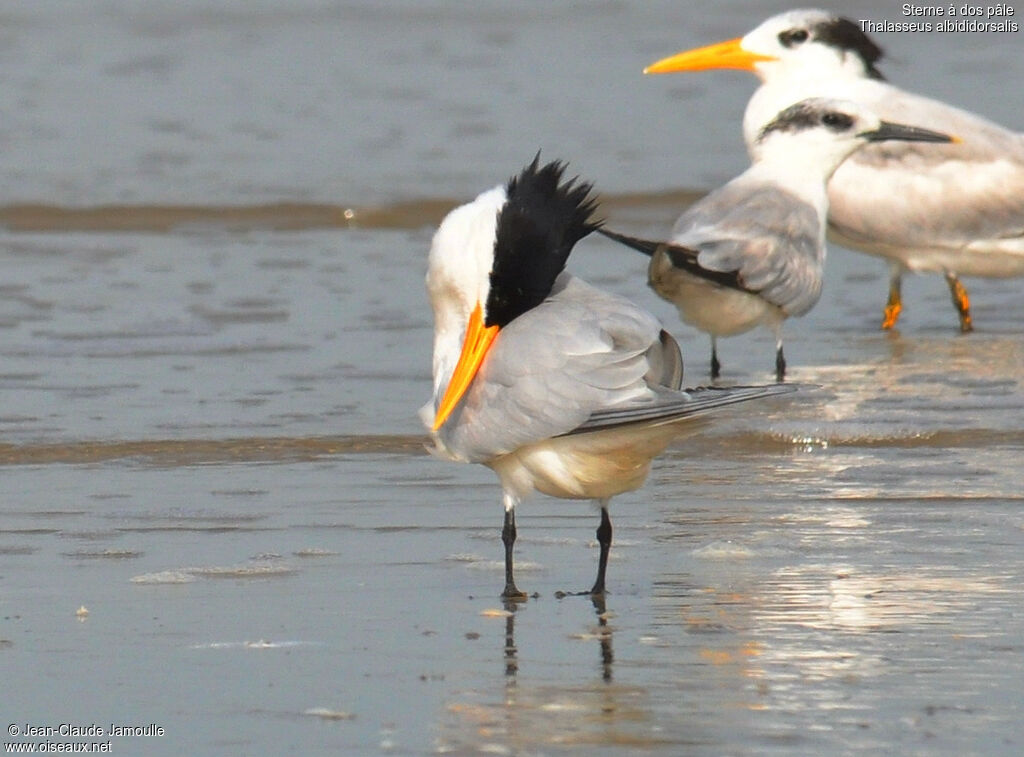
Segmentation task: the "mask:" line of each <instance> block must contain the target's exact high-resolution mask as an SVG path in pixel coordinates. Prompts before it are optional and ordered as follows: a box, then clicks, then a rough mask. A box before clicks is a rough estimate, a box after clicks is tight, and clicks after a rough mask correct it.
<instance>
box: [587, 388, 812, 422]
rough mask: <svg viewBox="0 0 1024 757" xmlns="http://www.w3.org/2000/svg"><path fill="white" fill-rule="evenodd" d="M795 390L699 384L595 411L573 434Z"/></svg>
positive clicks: (663, 418)
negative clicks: (690, 387)
mask: <svg viewBox="0 0 1024 757" xmlns="http://www.w3.org/2000/svg"><path fill="white" fill-rule="evenodd" d="M794 391H796V387H795V386H793V385H792V384H769V385H765V386H731V387H710V386H709V387H700V388H697V389H688V390H686V391H685V392H670V391H663V392H659V393H658V395H657V397H655V398H654V399H653V400H652V401H651V402H649V403H645V404H642V405H636V406H633V407H623V408H614V409H609V410H605V411H602V412H600V413H596V414H595V415H593V416H591V418H590V419H589V420H588V421H587V422H586V423H585V424H583V426H581V427H579V428H578V429H575V430H574V431H573V432H571V433H579V432H585V431H595V430H597V429H602V428H612V427H615V426H622V425H625V424H633V423H648V424H650V425H652V426H655V425H662V424H665V423H672V422H674V421H677V420H679V419H681V418H691V417H694V416H696V415H702V414H704V413H707V412H709V411H711V410H715V409H716V408H720V407H725V406H726V405H735V404H736V403H738V402H746V401H747V400H753V399H760V398H762V397H771V396H773V395H777V394H788V393H790V392H794Z"/></svg>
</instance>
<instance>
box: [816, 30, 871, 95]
mask: <svg viewBox="0 0 1024 757" xmlns="http://www.w3.org/2000/svg"><path fill="white" fill-rule="evenodd" d="M812 34H813V36H814V39H816V40H820V41H821V42H823V43H825V44H826V45H831V46H832V47H837V48H839V49H840V50H845V51H847V52H852V53H856V55H857V56H858V57H859V58H860V59H861V60H862V61H864V67H865V68H866V69H867V72H868V76H870V77H871V78H872V79H881V80H884V79H885V77H884V76H882V72H881V71H879V70H878V69H877V68H875V63H877V62H878V61H879V60H880V59H881V58H882V56H883V55H884V53H883V52H882V48H880V47H879V46H878V45H876V44H875V43H874V42H872V41H871V38H870V37H868V35H866V34H865V33H864V32H863V31H861V28H860V24H858V23H856V22H855V21H851V20H850V19H848V18H842V17H839V16H837V17H834V18H831V19H829V20H828V21H823V22H821V23H820V24H816V25H815V27H814V29H813V30H812Z"/></svg>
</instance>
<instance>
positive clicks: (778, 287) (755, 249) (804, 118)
mask: <svg viewBox="0 0 1024 757" xmlns="http://www.w3.org/2000/svg"><path fill="white" fill-rule="evenodd" d="M889 140H906V141H915V142H948V141H950V138H949V137H948V136H946V135H944V134H939V133H937V132H933V131H928V130H926V129H920V128H916V127H912V126H904V125H901V124H893V123H889V122H887V121H882V120H881V119H879V118H878V117H877V116H876V115H874V114H873V113H872V112H870V111H869V110H868V109H866V108H864V107H862V106H859V105H857V104H856V103H853V102H845V101H841V100H830V99H825V98H811V99H808V100H803V101H801V102H799V103H797V104H795V105H791V106H789V107H788V108H785V109H784V110H783V111H782V112H781V113H778V114H775V115H774V116H773V117H772V118H771V119H769V120H768V121H767V122H766V123H764V124H762V126H761V127H760V129H759V130H758V133H757V136H756V137H755V138H754V141H753V145H752V148H751V154H752V157H753V162H752V164H751V166H750V168H748V169H747V170H746V171H744V172H743V173H742V174H740V175H739V176H737V177H736V178H735V179H733V180H732V181H730V182H729V183H728V184H726V185H725V186H723V187H721V188H720V189H716V190H715V191H713V192H711V193H710V194H708V195H707V196H705V197H704V198H702V199H700V200H698V201H697V202H696V203H694V204H693V205H691V206H690V207H689V208H688V209H687V210H686V212H685V213H683V215H682V216H680V218H679V220H678V221H676V224H675V226H674V227H673V229H672V238H671V240H670V241H669V242H668V243H664V244H661V243H657V242H650V241H646V240H640V239H637V238H635V237H629V236H626V235H623V234H618V233H613V232H609V231H604V232H603V233H604V234H605V235H606V236H609V237H611V238H613V239H616V240H617V241H620V242H623V243H624V244H627V245H630V246H632V247H634V248H636V249H639V250H640V251H642V252H645V253H647V254H649V255H651V263H650V267H649V269H648V276H649V280H650V285H651V287H652V288H653V289H654V291H655V292H657V293H658V294H659V295H661V297H663V298H664V299H666V300H668V301H669V302H672V303H674V304H675V305H676V307H677V308H678V310H679V315H680V317H681V318H682V319H683V320H684V321H686V322H687V323H689V324H691V325H693V326H696V327H697V328H698V329H700V330H701V331H704V332H706V333H707V334H709V335H710V336H711V377H712V378H717V377H718V375H719V372H720V370H721V365H720V363H719V361H718V349H717V338H718V337H720V336H731V335H733V334H739V333H742V332H744V331H749V330H750V329H752V328H754V327H755V326H758V325H763V326H766V327H768V328H769V329H771V330H772V331H773V332H774V334H775V375H776V379H777V380H779V381H781V380H782V379H783V377H784V376H785V373H786V359H785V357H784V355H783V352H782V323H783V321H784V320H785V319H786V318H788V317H789V316H794V315H796V316H799V315H803V314H804V313H806V312H807V311H809V310H810V309H811V308H812V307H814V305H815V303H817V301H818V298H819V297H820V296H821V284H822V271H823V265H824V262H825V218H826V215H827V214H828V208H829V205H828V199H829V198H828V194H827V192H826V183H827V182H828V179H829V177H830V176H831V175H832V173H833V172H834V171H835V170H836V168H837V167H838V166H839V164H840V163H841V162H842V161H843V160H845V159H846V157H847V156H848V155H850V153H852V152H854V151H855V150H857V149H859V148H861V147H863V146H864V145H867V144H869V143H872V142H883V141H889Z"/></svg>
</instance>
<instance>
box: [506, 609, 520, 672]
mask: <svg viewBox="0 0 1024 757" xmlns="http://www.w3.org/2000/svg"><path fill="white" fill-rule="evenodd" d="M505 609H506V610H507V611H508V615H507V616H506V617H505V675H506V676H511V677H513V678H514V677H515V675H516V673H518V672H519V658H518V654H519V650H518V649H517V648H516V610H517V609H519V605H518V604H517V603H516V602H515V601H513V600H511V599H506V600H505Z"/></svg>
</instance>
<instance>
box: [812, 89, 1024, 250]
mask: <svg viewBox="0 0 1024 757" xmlns="http://www.w3.org/2000/svg"><path fill="white" fill-rule="evenodd" d="M861 87H862V88H863V91H862V92H858V93H854V94H855V95H857V98H856V99H859V100H860V101H862V102H865V103H866V104H868V105H869V106H871V107H872V108H873V109H874V110H875V111H876V112H877V113H878V114H879V115H880V116H881V117H882V118H885V119H886V120H889V121H898V122H900V123H906V124H911V125H915V126H923V127H926V128H932V129H936V130H938V131H941V132H945V133H947V134H951V135H954V136H956V137H958V138H959V139H960V140H961V141H960V142H957V143H953V144H921V143H913V142H884V143H878V144H871V145H868V146H866V147H864V148H862V149H861V150H858V151H857V152H856V153H854V154H853V155H852V156H850V158H848V159H847V160H846V161H845V162H844V163H843V164H842V165H841V166H840V167H839V169H838V170H837V171H836V173H835V175H834V176H833V177H832V180H831V182H830V183H829V200H830V203H831V209H830V212H829V221H830V223H831V224H832V226H833V228H834V229H835V230H836V231H838V232H839V233H840V234H842V235H843V236H844V237H846V238H848V239H850V240H853V241H855V242H864V243H870V242H877V243H881V244H883V245H892V246H918V247H928V246H941V247H960V246H962V245H966V244H970V243H972V242H977V241H979V240H1001V239H1019V238H1020V237H1021V236H1022V235H1024V135H1021V134H1019V133H1016V132H1013V131H1010V130H1009V129H1005V128H1003V127H1002V126H999V125H998V124H995V123H992V122H991V121H989V120H987V119H984V118H982V117H980V116H977V115H975V114H973V113H969V112H967V111H964V110H961V109H960V108H955V107H953V106H951V105H947V104H946V103H943V102H939V101H937V100H932V99H929V98H926V97H921V96H918V95H914V94H911V93H908V92H903V91H901V90H898V89H895V88H893V87H887V88H882V87H880V86H875V87H871V86H870V85H861Z"/></svg>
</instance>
